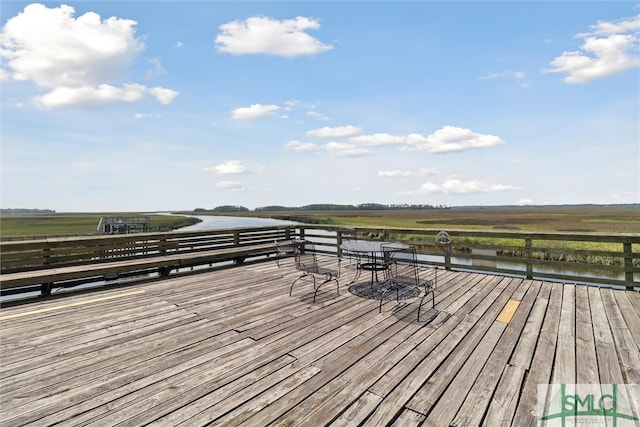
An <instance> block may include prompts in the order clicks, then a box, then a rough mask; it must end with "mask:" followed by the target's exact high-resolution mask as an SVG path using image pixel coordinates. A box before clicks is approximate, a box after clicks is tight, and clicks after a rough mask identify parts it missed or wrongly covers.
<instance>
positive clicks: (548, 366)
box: [0, 259, 640, 427]
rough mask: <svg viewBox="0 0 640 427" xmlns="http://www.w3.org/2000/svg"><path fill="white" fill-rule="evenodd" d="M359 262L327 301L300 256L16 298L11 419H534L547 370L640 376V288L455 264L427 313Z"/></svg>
mask: <svg viewBox="0 0 640 427" xmlns="http://www.w3.org/2000/svg"><path fill="white" fill-rule="evenodd" d="M344 264H346V263H343V267H344ZM347 267H348V266H347ZM352 273H353V272H352V271H350V270H349V269H348V268H343V277H342V279H341V287H340V295H339V296H338V295H336V291H335V287H327V288H326V289H324V288H323V289H322V290H321V291H320V292H319V293H318V298H317V300H316V302H315V303H312V301H311V299H312V295H313V292H312V291H313V289H312V285H311V284H309V283H306V284H305V283H301V284H300V285H296V287H295V288H294V291H293V296H291V297H290V296H289V286H290V285H291V283H292V281H293V280H294V279H295V278H296V277H298V276H299V274H298V273H297V272H296V271H295V269H294V267H293V263H292V261H291V260H290V259H289V260H286V261H285V262H284V263H281V268H278V267H277V266H276V265H275V263H273V262H264V263H257V264H251V265H242V266H237V267H232V268H228V269H223V270H218V271H211V272H206V273H199V274H192V275H179V276H172V277H168V278H162V279H158V280H155V281H151V282H148V283H142V284H137V285H134V286H128V287H111V288H109V289H104V290H100V291H96V292H87V293H74V294H70V295H67V296H63V297H59V298H56V297H55V295H54V296H52V297H50V298H47V299H40V300H38V301H34V302H31V303H26V304H22V305H19V306H13V307H5V308H2V310H0V356H1V360H2V364H1V367H0V425H2V426H5V425H6V426H20V425H52V424H56V423H61V425H65V426H75V425H96V426H107V425H109V426H112V425H127V426H136V425H144V424H152V425H158V426H167V425H169V426H173V425H184V426H200V425H225V426H226V425H247V426H249V425H253V426H265V425H281V426H322V425H332V426H353V425H367V426H384V425H397V426H412V425H425V426H447V425H456V426H476V425H486V426H491V427H492V426H511V425H514V426H534V425H537V423H538V420H539V417H540V415H541V414H537V413H536V390H537V385H538V384H547V383H578V384H580V383H605V384H613V383H617V384H623V383H635V384H638V383H640V356H639V355H640V294H638V292H635V291H624V290H612V289H605V288H598V287H587V286H577V285H563V284H560V283H549V282H542V281H534V280H527V279H523V278H510V277H500V276H493V275H486V274H479V273H465V272H452V271H445V272H441V274H440V275H439V280H438V288H437V291H436V307H435V309H431V308H429V307H428V306H427V308H426V309H424V310H425V311H424V312H423V313H422V315H421V321H420V322H417V321H416V312H415V309H416V306H417V301H416V300H401V301H400V303H397V302H396V301H395V300H391V301H388V302H385V304H384V305H383V310H382V313H379V312H378V303H377V301H375V300H371V299H366V298H362V297H358V296H356V295H354V294H352V293H350V292H349V291H348V287H347V285H346V284H347V283H348V282H349V280H350V277H351V276H350V274H352ZM637 409H638V408H636V410H637ZM636 414H637V412H636Z"/></svg>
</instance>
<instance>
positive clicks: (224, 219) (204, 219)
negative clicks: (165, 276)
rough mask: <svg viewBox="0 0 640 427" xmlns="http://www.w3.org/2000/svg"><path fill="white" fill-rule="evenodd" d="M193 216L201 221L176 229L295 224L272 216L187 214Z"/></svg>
mask: <svg viewBox="0 0 640 427" xmlns="http://www.w3.org/2000/svg"><path fill="white" fill-rule="evenodd" d="M185 216H188V217H191V218H198V219H199V220H200V221H201V222H199V223H197V224H193V225H190V226H188V227H182V228H179V229H177V230H174V231H204V230H219V229H221V228H235V227H260V226H269V225H286V224H295V222H293V221H284V220H281V219H271V218H252V217H241V216H213V215H185Z"/></svg>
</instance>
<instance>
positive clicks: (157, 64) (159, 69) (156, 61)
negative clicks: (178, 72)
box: [145, 58, 167, 79]
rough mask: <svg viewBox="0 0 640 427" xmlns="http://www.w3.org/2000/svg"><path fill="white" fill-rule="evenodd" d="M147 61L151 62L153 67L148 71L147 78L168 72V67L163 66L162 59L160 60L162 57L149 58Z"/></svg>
mask: <svg viewBox="0 0 640 427" xmlns="http://www.w3.org/2000/svg"><path fill="white" fill-rule="evenodd" d="M147 62H148V63H149V64H151V65H152V66H153V68H151V69H150V70H149V71H147V74H146V75H145V77H146V78H148V79H150V78H152V77H155V76H161V75H163V74H167V69H166V68H164V67H163V66H162V61H161V60H160V58H150V59H147Z"/></svg>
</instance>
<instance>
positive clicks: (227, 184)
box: [216, 181, 244, 191]
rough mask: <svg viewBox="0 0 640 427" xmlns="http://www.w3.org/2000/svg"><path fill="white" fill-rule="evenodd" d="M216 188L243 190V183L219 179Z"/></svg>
mask: <svg viewBox="0 0 640 427" xmlns="http://www.w3.org/2000/svg"><path fill="white" fill-rule="evenodd" d="M216 188H220V189H221V190H232V191H240V190H244V185H242V183H241V182H239V181H220V182H218V183H217V184H216Z"/></svg>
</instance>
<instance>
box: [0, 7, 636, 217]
mask: <svg viewBox="0 0 640 427" xmlns="http://www.w3.org/2000/svg"><path fill="white" fill-rule="evenodd" d="M639 12H640V8H639V7H638V3H636V2H626V1H607V2H577V1H573V2H559V1H554V2H500V1H497V2H481V1H474V2H457V1H452V2H431V1H422V2H421V1H413V2H382V1H375V2H365V1H342V2H320V1H308V2H292V1H291V2H289V1H287V2H285V1H274V2H269V1H260V2H243V1H234V2H217V1H195V2H184V1H180V2H178V1H175V2H173V1H153V2H152V1H144V2H129V1H126V2H125V1H111V2H90V1H79V2H67V3H59V2H43V3H40V4H37V3H29V2H12V1H3V3H2V9H1V10H0V17H1V25H2V29H1V32H0V43H1V45H2V46H1V49H0V61H1V62H0V84H1V88H2V104H1V114H2V117H1V125H2V127H1V137H2V151H1V156H2V176H1V179H2V183H1V185H2V196H1V200H2V203H1V204H2V207H3V208H48V209H55V210H57V211H59V212H74V211H83V212H86V211H95V212H99V211H102V212H103V211H154V210H183V209H194V208H213V207H215V206H219V205H242V206H246V207H248V208H250V209H253V208H256V207H261V206H267V205H285V206H301V205H306V204H311V203H344V204H359V203H368V202H373V203H384V204H386V203H394V204H395V203H408V204H432V205H447V206H463V205H498V204H523V205H526V204H574V203H601V204H608V203H637V202H639V201H640V148H639V146H640V142H639V141H640V123H639V122H640V94H639V93H638V89H639V88H640V74H639V64H640V59H639V58H640V57H639V50H638V48H639V34H640V17H639V15H638V14H639Z"/></svg>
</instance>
